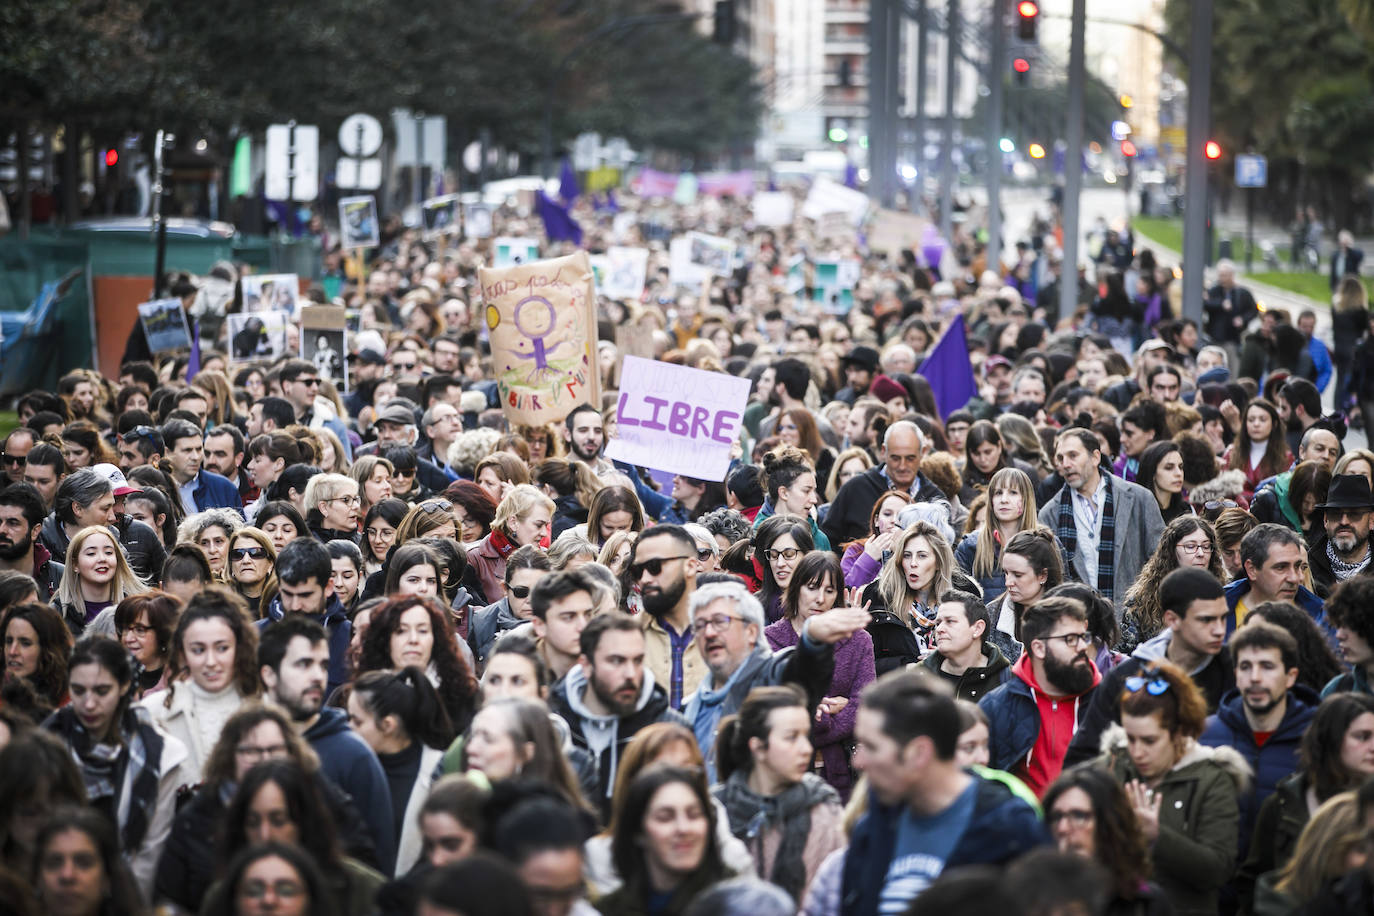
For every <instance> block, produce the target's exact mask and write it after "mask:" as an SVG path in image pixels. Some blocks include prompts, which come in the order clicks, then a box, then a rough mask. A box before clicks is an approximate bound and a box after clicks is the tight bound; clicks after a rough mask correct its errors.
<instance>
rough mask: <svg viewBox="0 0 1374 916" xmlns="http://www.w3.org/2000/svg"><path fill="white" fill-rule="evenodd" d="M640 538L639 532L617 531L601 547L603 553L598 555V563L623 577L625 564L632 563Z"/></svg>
mask: <svg viewBox="0 0 1374 916" xmlns="http://www.w3.org/2000/svg"><path fill="white" fill-rule="evenodd" d="M638 538H639V532H637V531H617V532H616V533H615V534H613V535H611V536H610V537H608V538H606V543H604V544H602V545H601V553H600V554H598V555H597V557H596V562H598V563H600V564H601V565H602V566H604V567H606V568H607V569H609V570H610V571H611V572H613V573H615V574H616V576H617V577H618V576H620V575H622V574H623V573H624V572H625V564H627V563H629V562H630V555H631V554H632V553H634V548H635V541H636V540H637V539H638Z"/></svg>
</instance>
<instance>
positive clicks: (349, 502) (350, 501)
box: [325, 496, 363, 506]
mask: <svg viewBox="0 0 1374 916" xmlns="http://www.w3.org/2000/svg"><path fill="white" fill-rule="evenodd" d="M325 502H327V503H343V504H344V505H345V506H361V505H362V504H363V501H362V499H361V498H359V497H357V496H336V497H334V498H333V499H326V500H325Z"/></svg>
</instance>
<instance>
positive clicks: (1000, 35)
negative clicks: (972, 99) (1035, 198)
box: [985, 0, 1008, 275]
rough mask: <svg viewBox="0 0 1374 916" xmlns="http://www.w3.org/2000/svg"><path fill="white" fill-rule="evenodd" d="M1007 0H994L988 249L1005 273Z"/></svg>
mask: <svg viewBox="0 0 1374 916" xmlns="http://www.w3.org/2000/svg"><path fill="white" fill-rule="evenodd" d="M1007 2H1008V0H992V47H991V48H990V49H989V54H988V122H987V126H986V141H985V143H986V146H987V157H988V248H987V263H988V268H989V269H990V270H995V271H997V273H998V274H999V275H1000V274H1001V273H1002V147H1001V142H1002V81H1003V79H1004V76H1005V74H1004V71H1005V70H1006V66H1007Z"/></svg>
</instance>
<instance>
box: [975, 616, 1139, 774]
mask: <svg viewBox="0 0 1374 916" xmlns="http://www.w3.org/2000/svg"><path fill="white" fill-rule="evenodd" d="M1021 636H1022V639H1023V640H1024V642H1025V646H1026V651H1025V653H1024V654H1023V655H1022V656H1021V657H1020V658H1019V659H1017V661H1016V664H1015V665H1013V666H1012V669H1011V674H1012V676H1011V677H1010V678H1009V679H1008V680H1007V682H1006V683H1005V684H1003V685H1002V686H1001V687H998V688H997V689H996V690H994V691H992V692H991V693H989V694H988V695H987V696H985V697H983V699H982V700H981V701H980V702H979V703H978V706H979V708H981V709H982V710H983V712H984V714H985V715H986V716H987V717H988V751H989V753H990V755H991V761H990V763H989V766H991V767H993V768H994V769H998V770H1006V771H1007V772H1009V773H1011V774H1012V775H1014V776H1017V777H1019V778H1020V779H1021V780H1022V781H1023V782H1024V783H1025V784H1026V785H1027V786H1029V787H1030V788H1031V790H1032V791H1034V792H1035V794H1036V795H1044V794H1045V790H1046V789H1047V788H1049V785H1050V783H1052V782H1054V780H1055V779H1056V778H1058V776H1059V771H1060V770H1061V769H1062V768H1063V766H1064V755H1065V754H1066V753H1067V752H1068V750H1069V740H1070V739H1071V738H1073V736H1074V730H1075V729H1076V728H1080V726H1079V725H1078V723H1079V721H1080V720H1081V719H1082V718H1083V715H1084V712H1085V710H1086V709H1087V708H1088V705H1089V700H1090V699H1091V698H1092V695H1093V690H1094V689H1095V688H1096V687H1097V685H1098V684H1099V683H1100V682H1101V680H1102V675H1101V674H1100V673H1099V672H1098V670H1097V666H1096V665H1094V664H1093V661H1092V658H1093V655H1095V654H1096V652H1097V647H1096V646H1094V645H1093V639H1092V636H1091V635H1089V633H1088V609H1087V608H1085V607H1084V606H1083V604H1082V602H1080V601H1075V600H1074V599H1072V598H1064V597H1058V598H1042V599H1041V600H1039V601H1037V602H1036V603H1035V604H1032V605H1031V606H1030V607H1029V608H1027V609H1026V612H1025V615H1024V616H1023V617H1022V618H1021ZM1100 693H1101V691H1099V694H1100ZM1116 696H1120V689H1118V690H1117V693H1116Z"/></svg>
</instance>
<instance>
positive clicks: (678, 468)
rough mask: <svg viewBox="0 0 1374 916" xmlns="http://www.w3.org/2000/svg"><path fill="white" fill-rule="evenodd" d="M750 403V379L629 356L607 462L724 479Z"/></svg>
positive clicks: (622, 370)
mask: <svg viewBox="0 0 1374 916" xmlns="http://www.w3.org/2000/svg"><path fill="white" fill-rule="evenodd" d="M748 400H749V380H748V379H747V378H739V377H737V376H733V375H726V374H725V373H723V372H707V371H705V370H704V369H690V368H688V367H687V366H676V365H673V364H672V363H664V362H658V361H656V360H651V359H641V358H639V357H637V356H627V357H625V362H624V365H622V366H621V370H620V400H619V402H618V403H617V404H616V429H617V434H616V438H614V439H611V440H610V441H609V442H608V443H606V457H608V458H611V459H614V460H616V461H627V462H629V463H630V464H635V465H640V466H642V467H648V468H654V469H657V470H660V471H669V472H672V473H674V474H681V475H683V476H684V477H695V478H696V479H698V480H724V479H725V472H726V471H727V470H729V468H730V447H731V446H732V445H733V444H734V443H735V441H736V440H737V439H738V438H739V430H740V424H741V423H742V421H743V418H744V407H745V404H746V403H747V402H748Z"/></svg>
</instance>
